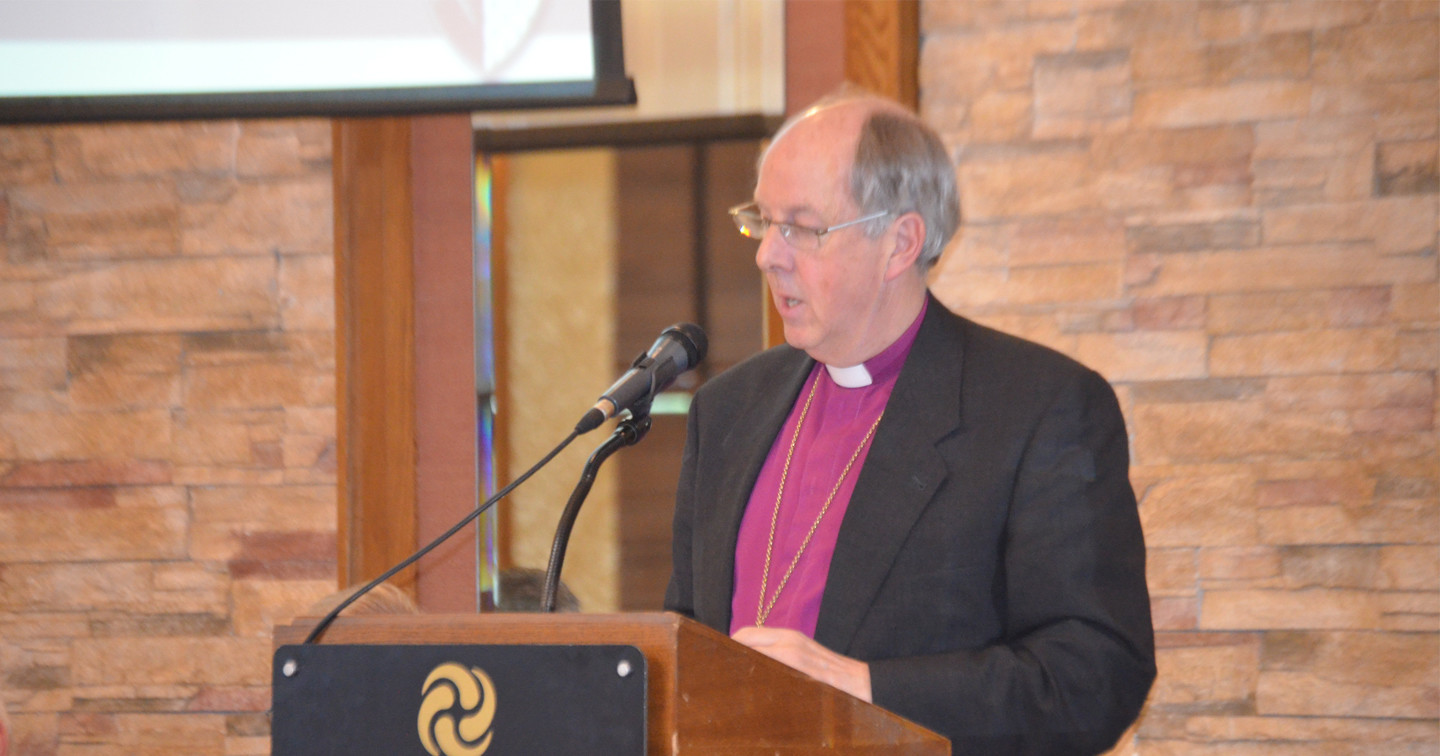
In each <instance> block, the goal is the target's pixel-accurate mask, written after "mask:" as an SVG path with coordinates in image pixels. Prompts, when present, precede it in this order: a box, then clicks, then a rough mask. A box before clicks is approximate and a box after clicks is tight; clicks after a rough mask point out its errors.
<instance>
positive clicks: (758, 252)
mask: <svg viewBox="0 0 1440 756" xmlns="http://www.w3.org/2000/svg"><path fill="white" fill-rule="evenodd" d="M790 254H791V250H790V245H788V244H786V243H785V237H784V236H781V234H780V229H778V228H776V227H774V226H771V227H769V228H767V229H765V236H764V237H762V238H761V239H760V246H759V247H757V248H756V249H755V267H757V268H759V269H760V270H762V271H765V270H778V269H784V268H787V267H789V264H790V259H791V258H790Z"/></svg>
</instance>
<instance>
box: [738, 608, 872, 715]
mask: <svg viewBox="0 0 1440 756" xmlns="http://www.w3.org/2000/svg"><path fill="white" fill-rule="evenodd" d="M731 637H733V638H734V639H735V640H736V641H739V642H740V643H743V644H745V645H747V646H749V647H750V648H753V649H755V650H756V651H759V652H760V653H762V654H765V655H766V656H768V657H770V658H771V659H774V660H776V661H778V662H781V663H783V664H785V665H787V666H789V667H792V668H794V669H797V670H799V671H801V672H804V673H805V674H807V675H809V676H811V677H813V678H815V679H816V680H819V681H820V682H823V683H829V684H830V685H833V686H835V687H837V688H839V689H840V690H843V691H845V692H846V693H849V694H850V695H852V696H855V697H856V698H859V699H860V700H862V701H867V702H868V701H869V700H870V665H869V664H866V663H865V662H862V661H860V660H859V659H851V658H850V657H848V656H841V655H840V654H837V653H835V652H834V651H831V650H830V649H828V648H825V647H824V646H822V645H820V644H819V643H816V642H815V641H813V640H811V639H809V638H807V637H805V636H804V635H803V634H801V633H798V632H796V631H794V630H787V629H783V628H770V627H742V628H740V629H739V630H737V631H735V635H733V636H731Z"/></svg>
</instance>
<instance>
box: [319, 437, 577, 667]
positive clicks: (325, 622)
mask: <svg viewBox="0 0 1440 756" xmlns="http://www.w3.org/2000/svg"><path fill="white" fill-rule="evenodd" d="M579 436H580V432H579V431H578V430H576V431H571V432H570V435H569V436H566V437H565V440H564V441H561V442H560V445H559V446H556V447H555V448H554V449H551V450H550V453H549V454H546V455H545V456H544V457H543V458H542V459H541V460H540V461H539V462H536V463H535V464H534V465H533V466H532V467H531V468H530V469H529V470H526V471H525V473H524V474H523V475H521V476H520V477H518V478H516V479H515V480H514V481H513V482H512V483H510V485H508V486H505V487H504V488H502V489H500V491H499V492H498V493H496V494H495V495H494V496H491V497H490V498H489V499H487V500H486V501H485V503H483V504H481V505H480V506H478V507H476V508H475V509H474V510H473V511H471V512H470V514H468V515H465V517H464V518H462V519H461V520H460V521H459V522H457V523H455V524H454V525H453V526H452V527H451V528H450V529H449V530H447V531H445V532H444V533H441V534H440V537H439V538H436V539H435V540H433V541H431V542H430V543H428V544H426V545H425V546H423V547H421V548H420V550H419V551H416V552H415V553H414V554H411V555H410V556H408V557H406V558H405V559H404V560H403V561H401V562H400V563H399V564H397V565H395V566H394V567H391V568H390V569H388V570H386V571H385V573H384V574H383V575H381V576H380V577H377V578H375V579H374V580H371V581H370V582H368V583H366V584H365V585H364V586H362V587H361V588H360V589H359V590H357V591H355V592H354V593H352V594H350V596H349V597H348V598H346V599H345V600H344V601H342V602H340V605H339V606H337V607H335V608H334V609H331V610H330V613H329V614H326V615H325V617H324V618H323V619H321V620H320V622H319V623H317V624H316V625H315V629H314V630H311V631H310V634H309V635H307V636H305V641H304V645H310V644H312V643H315V642H316V641H318V640H319V639H320V636H321V635H322V634H324V632H325V630H326V628H328V627H330V623H332V622H334V621H335V618H336V617H339V616H340V612H342V611H344V610H345V607H348V606H350V605H351V604H353V603H355V602H356V601H357V600H359V599H360V597H361V596H364V595H365V594H367V593H369V592H370V591H371V590H372V589H374V587H375V586H377V585H379V584H381V583H383V582H385V581H386V580H389V579H390V578H391V577H394V575H395V573H397V572H399V571H401V570H403V569H405V568H406V567H409V566H410V565H412V564H414V563H415V562H416V560H418V559H420V557H423V556H425V555H426V554H429V553H430V552H431V551H433V550H434V549H435V547H436V546H439V545H440V544H442V543H444V542H445V541H446V540H448V539H449V538H450V537H451V536H453V535H455V534H456V533H458V532H460V529H461V528H463V527H465V526H466V525H469V524H470V523H471V522H473V521H474V520H475V518H476V517H479V516H480V515H482V514H484V513H485V511H486V510H487V509H489V508H490V507H492V506H494V505H495V502H497V501H500V500H501V499H503V498H505V497H506V496H507V495H508V494H509V493H510V492H511V491H513V490H515V489H516V488H517V487H519V485H520V484H521V483H524V482H525V481H527V480H529V479H530V476H532V475H534V474H535V473H537V472H539V471H540V468H542V467H544V466H545V465H546V464H548V463H549V462H550V460H552V459H554V458H555V455H557V454H559V453H560V452H561V451H562V450H564V449H565V447H567V446H569V445H570V442H571V441H574V440H575V439H576V438H578V437H579Z"/></svg>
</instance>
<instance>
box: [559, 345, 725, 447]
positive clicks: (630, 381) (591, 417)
mask: <svg viewBox="0 0 1440 756" xmlns="http://www.w3.org/2000/svg"><path fill="white" fill-rule="evenodd" d="M708 346H709V341H708V340H707V339H706V338H705V332H704V331H703V330H701V329H700V326H697V325H695V324H694V323H676V324H675V325H672V326H670V327H669V328H666V329H665V330H663V331H661V332H660V338H658V339H656V340H655V343H654V344H651V345H650V350H649V351H647V352H645V353H644V354H642V355H640V356H639V357H636V358H635V362H634V363H632V364H631V367H630V369H629V370H627V371H625V374H624V375H622V376H620V380H618V381H616V382H615V383H614V385H612V386H611V387H610V388H608V389H605V393H603V394H601V395H600V400H599V401H597V402H595V406H594V407H592V408H591V409H590V411H589V412H586V413H585V416H584V417H582V418H580V422H578V423H576V424H575V432H576V433H577V434H580V433H589V432H590V431H592V430H595V429H596V428H598V427H600V424H601V423H603V422H605V421H606V420H609V419H610V418H612V417H614V416H616V415H618V414H620V411H621V410H627V409H634V408H635V407H636V406H638V405H641V404H648V403H649V402H650V400H651V399H654V398H655V395H656V394H659V393H660V392H661V391H664V390H665V389H667V388H669V387H670V384H672V383H674V382H675V379H676V378H678V377H680V374H681V373H683V372H685V371H687V370H689V369H691V368H693V367H695V366H696V365H698V364H700V360H703V359H705V349H706V348H707V347H708Z"/></svg>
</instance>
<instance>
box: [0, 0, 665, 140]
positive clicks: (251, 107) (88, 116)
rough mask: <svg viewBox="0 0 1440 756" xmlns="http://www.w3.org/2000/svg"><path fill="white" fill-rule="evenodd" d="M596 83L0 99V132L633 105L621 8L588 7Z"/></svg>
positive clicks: (614, 3)
mask: <svg viewBox="0 0 1440 756" xmlns="http://www.w3.org/2000/svg"><path fill="white" fill-rule="evenodd" d="M590 29H591V36H592V38H593V39H594V42H595V51H594V54H595V79H594V80H593V81H556V82H537V83H525V84H478V85H473V86H442V87H395V88H377V89H331V90H310V91H292V92H222V93H201V94H135V95H84V96H71V95H66V96H54V97H0V125H3V124H22V123H25V124H43V123H70V122H93V121H160V120H186V119H219V118H287V117H302V116H343V117H364V116H385V115H416V114H421V113H455V112H473V111H478V110H526V109H533V108H564V107H590V106H600V105H633V104H635V102H636V96H635V83H634V81H633V80H632V79H630V78H629V77H628V76H626V74H625V50H624V42H623V41H622V39H621V22H620V0H590Z"/></svg>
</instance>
